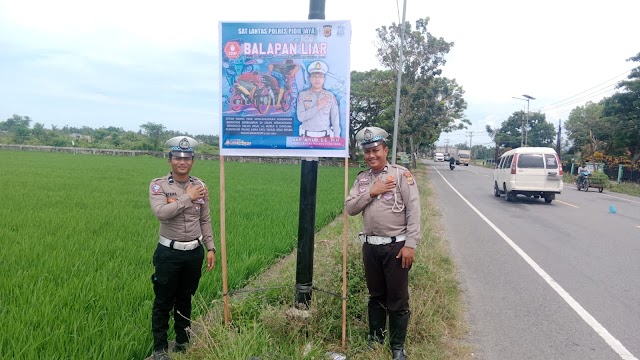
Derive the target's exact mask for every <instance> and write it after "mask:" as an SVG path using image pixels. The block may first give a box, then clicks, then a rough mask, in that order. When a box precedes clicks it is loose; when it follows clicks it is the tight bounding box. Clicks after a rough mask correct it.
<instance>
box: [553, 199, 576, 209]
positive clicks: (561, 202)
mask: <svg viewBox="0 0 640 360" xmlns="http://www.w3.org/2000/svg"><path fill="white" fill-rule="evenodd" d="M556 202H559V203H560V204H565V205H567V206H571V207H574V208H576V209H580V206H576V205H573V204H569V203H567V202H564V201H560V200H556Z"/></svg>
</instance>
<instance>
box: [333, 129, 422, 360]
mask: <svg viewBox="0 0 640 360" xmlns="http://www.w3.org/2000/svg"><path fill="white" fill-rule="evenodd" d="M387 136H388V134H387V132H386V131H384V130H383V129H380V128H377V127H367V128H364V129H362V130H360V131H359V132H358V133H357V134H356V139H357V140H358V141H359V142H360V144H361V146H362V149H363V150H364V159H365V161H366V163H367V166H368V167H369V170H365V171H363V172H361V173H360V174H358V176H357V177H356V181H355V183H354V185H353V187H352V188H351V191H350V192H349V196H348V197H347V199H346V201H345V204H346V210H347V212H348V213H349V215H352V216H353V215H357V214H360V213H362V217H363V223H364V228H363V231H362V233H361V234H360V240H361V241H362V258H363V262H364V272H365V279H366V283H367V288H368V290H369V302H368V306H367V307H368V316H369V344H370V346H371V347H375V346H376V345H377V344H378V343H380V344H383V343H384V339H385V334H386V326H387V316H388V318H389V345H390V347H391V353H392V357H393V359H394V360H404V359H406V358H407V356H406V351H405V339H406V336H407V328H408V325H409V317H410V314H411V312H410V310H409V270H410V269H411V265H412V263H413V259H414V252H415V248H416V247H417V246H418V244H419V242H420V239H421V238H422V234H421V230H420V216H421V215H420V196H419V194H418V186H417V185H416V181H415V179H414V177H413V175H412V174H411V172H410V171H409V170H408V169H406V168H404V167H402V166H399V165H395V164H389V163H388V162H387V156H388V155H389V147H388V146H387V143H386V138H387Z"/></svg>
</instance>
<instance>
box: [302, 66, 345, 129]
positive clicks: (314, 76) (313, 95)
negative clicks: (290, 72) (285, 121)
mask: <svg viewBox="0 0 640 360" xmlns="http://www.w3.org/2000/svg"><path fill="white" fill-rule="evenodd" d="M307 71H309V81H310V82H311V89H309V90H305V91H301V92H300V94H298V106H297V109H296V114H297V116H298V121H300V123H301V124H300V128H299V134H300V136H309V137H327V136H330V137H340V115H339V113H338V100H337V99H336V97H335V95H333V93H332V92H331V91H327V90H325V89H324V88H323V85H324V80H325V75H326V73H327V72H328V71H329V67H328V66H327V64H325V63H324V62H323V61H314V62H312V63H311V64H310V65H309V66H308V67H307Z"/></svg>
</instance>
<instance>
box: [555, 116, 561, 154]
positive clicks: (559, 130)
mask: <svg viewBox="0 0 640 360" xmlns="http://www.w3.org/2000/svg"><path fill="white" fill-rule="evenodd" d="M561 143H562V119H558V139H557V140H556V152H557V153H558V158H560V144H561Z"/></svg>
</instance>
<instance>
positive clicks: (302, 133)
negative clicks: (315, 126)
mask: <svg viewBox="0 0 640 360" xmlns="http://www.w3.org/2000/svg"><path fill="white" fill-rule="evenodd" d="M332 135H333V131H330V130H322V131H309V130H302V129H301V130H300V136H308V137H326V136H332Z"/></svg>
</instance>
